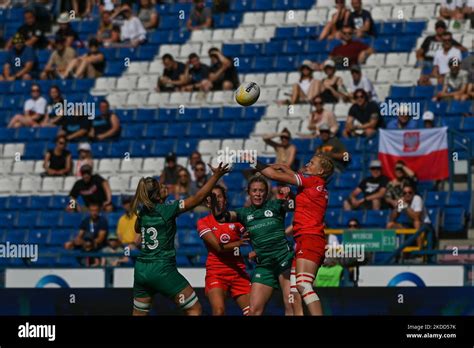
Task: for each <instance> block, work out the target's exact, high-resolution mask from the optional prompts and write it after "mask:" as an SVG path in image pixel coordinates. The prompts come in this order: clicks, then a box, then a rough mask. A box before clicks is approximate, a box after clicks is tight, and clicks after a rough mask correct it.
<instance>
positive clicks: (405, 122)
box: [387, 104, 418, 129]
mask: <svg viewBox="0 0 474 348" xmlns="http://www.w3.org/2000/svg"><path fill="white" fill-rule="evenodd" d="M416 128H418V124H417V122H416V121H415V120H414V119H413V115H410V110H409V108H408V106H407V105H406V104H401V105H400V107H399V108H398V116H397V118H396V119H393V120H391V121H389V122H388V123H387V129H416Z"/></svg>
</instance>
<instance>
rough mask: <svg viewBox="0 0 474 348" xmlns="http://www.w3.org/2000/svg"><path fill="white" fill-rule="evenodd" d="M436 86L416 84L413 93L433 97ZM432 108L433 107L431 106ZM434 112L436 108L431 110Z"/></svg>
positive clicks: (421, 96) (428, 97) (425, 97)
mask: <svg viewBox="0 0 474 348" xmlns="http://www.w3.org/2000/svg"><path fill="white" fill-rule="evenodd" d="M434 92H435V88H434V87H433V86H415V90H414V91H413V95H414V96H416V97H417V98H423V99H431V98H432V97H433V95H434ZM430 110H431V108H430ZM431 111H433V112H434V110H431Z"/></svg>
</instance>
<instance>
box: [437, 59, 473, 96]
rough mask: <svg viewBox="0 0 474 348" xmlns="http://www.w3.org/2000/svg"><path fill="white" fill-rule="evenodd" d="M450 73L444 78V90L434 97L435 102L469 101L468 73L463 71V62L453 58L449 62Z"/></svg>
mask: <svg viewBox="0 0 474 348" xmlns="http://www.w3.org/2000/svg"><path fill="white" fill-rule="evenodd" d="M448 65H449V73H447V74H446V75H445V77H444V84H443V89H442V90H441V91H440V92H438V93H437V94H436V96H435V97H433V100H435V101H436V100H452V99H454V100H462V101H463V100H467V99H468V98H469V95H468V82H467V80H468V73H467V71H465V70H461V62H460V61H459V60H458V59H457V58H451V59H450V60H449V62H448Z"/></svg>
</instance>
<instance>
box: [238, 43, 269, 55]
mask: <svg viewBox="0 0 474 348" xmlns="http://www.w3.org/2000/svg"><path fill="white" fill-rule="evenodd" d="M233 46H236V45H233ZM263 47H264V44H260V43H246V44H243V45H242V55H244V56H256V55H260V54H262V53H263Z"/></svg>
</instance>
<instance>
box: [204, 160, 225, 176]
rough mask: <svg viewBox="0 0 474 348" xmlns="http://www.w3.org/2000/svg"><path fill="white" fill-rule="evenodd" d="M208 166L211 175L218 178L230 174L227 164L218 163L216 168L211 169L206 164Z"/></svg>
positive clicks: (211, 167) (210, 166)
mask: <svg viewBox="0 0 474 348" xmlns="http://www.w3.org/2000/svg"><path fill="white" fill-rule="evenodd" d="M208 166H209V168H210V169H211V171H212V174H214V175H217V176H219V177H221V176H224V175H225V174H227V173H229V172H230V166H229V164H228V163H226V164H224V163H222V162H220V163H219V165H218V166H217V167H213V166H212V165H211V164H208Z"/></svg>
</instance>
